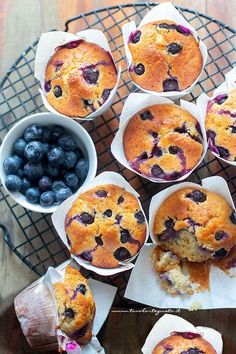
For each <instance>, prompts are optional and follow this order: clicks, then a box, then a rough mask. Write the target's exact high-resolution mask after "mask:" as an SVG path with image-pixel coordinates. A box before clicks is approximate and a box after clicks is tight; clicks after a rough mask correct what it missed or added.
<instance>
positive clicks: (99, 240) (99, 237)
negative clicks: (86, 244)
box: [95, 236, 103, 246]
mask: <svg viewBox="0 0 236 354" xmlns="http://www.w3.org/2000/svg"><path fill="white" fill-rule="evenodd" d="M95 241H96V244H97V245H98V246H102V245H103V240H102V236H96V237H95Z"/></svg>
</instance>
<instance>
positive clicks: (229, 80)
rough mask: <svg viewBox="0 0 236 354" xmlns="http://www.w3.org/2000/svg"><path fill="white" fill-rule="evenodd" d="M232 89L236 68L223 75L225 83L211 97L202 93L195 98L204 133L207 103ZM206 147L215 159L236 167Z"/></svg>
mask: <svg viewBox="0 0 236 354" xmlns="http://www.w3.org/2000/svg"><path fill="white" fill-rule="evenodd" d="M233 89H236V66H235V67H234V68H233V69H232V70H230V71H229V72H228V73H227V74H226V75H225V81H224V82H223V83H222V84H221V85H220V86H218V87H217V88H216V89H215V90H214V91H213V95H212V96H211V97H209V96H207V95H206V94H205V93H202V94H201V95H200V96H199V97H198V98H197V102H196V103H197V106H198V109H199V112H200V114H201V120H202V122H203V127H204V130H205V131H206V127H205V122H206V115H207V105H208V102H209V101H211V100H213V99H214V98H216V97H217V96H219V95H224V94H228V93H229V91H231V90H233ZM208 146H209V150H210V151H211V153H212V154H213V155H214V156H215V157H217V158H218V159H219V160H222V161H224V162H225V163H228V164H229V165H232V166H236V161H229V160H226V159H224V158H223V157H221V156H220V155H219V154H217V153H216V152H214V151H213V150H212V148H211V146H210V144H209V143H208Z"/></svg>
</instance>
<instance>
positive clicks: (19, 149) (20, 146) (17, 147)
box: [13, 138, 26, 157]
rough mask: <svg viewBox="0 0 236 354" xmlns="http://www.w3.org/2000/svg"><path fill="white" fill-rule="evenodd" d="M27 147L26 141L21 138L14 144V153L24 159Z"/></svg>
mask: <svg viewBox="0 0 236 354" xmlns="http://www.w3.org/2000/svg"><path fill="white" fill-rule="evenodd" d="M25 147H26V141H25V140H24V139H23V138H19V139H17V140H16V141H15V142H14V144H13V151H14V152H15V153H16V155H18V156H20V157H23V156H24V151H25Z"/></svg>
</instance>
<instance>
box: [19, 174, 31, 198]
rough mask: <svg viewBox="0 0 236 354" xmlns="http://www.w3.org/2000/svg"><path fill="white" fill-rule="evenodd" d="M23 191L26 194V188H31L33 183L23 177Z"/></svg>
mask: <svg viewBox="0 0 236 354" xmlns="http://www.w3.org/2000/svg"><path fill="white" fill-rule="evenodd" d="M21 183H22V184H21V190H20V191H21V193H23V194H25V192H26V190H27V189H29V188H30V187H31V184H30V181H29V180H28V179H27V178H25V177H23V178H22V180H21Z"/></svg>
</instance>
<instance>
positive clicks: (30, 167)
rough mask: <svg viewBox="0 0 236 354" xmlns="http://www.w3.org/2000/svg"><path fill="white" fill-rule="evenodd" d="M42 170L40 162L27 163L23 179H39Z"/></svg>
mask: <svg viewBox="0 0 236 354" xmlns="http://www.w3.org/2000/svg"><path fill="white" fill-rule="evenodd" d="M44 170H45V168H44V166H43V164H42V163H41V162H38V163H33V162H28V163H27V164H26V165H25V166H24V174H25V177H26V178H28V179H30V180H34V179H39V178H40V177H41V176H42V175H43V173H44Z"/></svg>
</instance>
